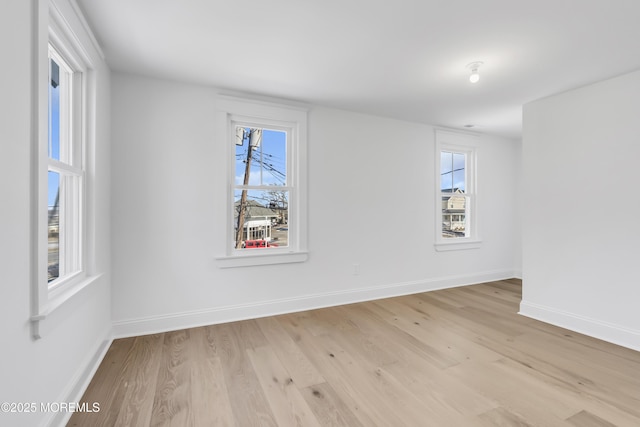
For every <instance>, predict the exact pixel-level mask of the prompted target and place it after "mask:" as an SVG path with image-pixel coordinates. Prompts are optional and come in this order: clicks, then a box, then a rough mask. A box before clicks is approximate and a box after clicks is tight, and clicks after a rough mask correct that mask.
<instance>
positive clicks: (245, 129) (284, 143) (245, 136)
mask: <svg viewBox="0 0 640 427" xmlns="http://www.w3.org/2000/svg"><path fill="white" fill-rule="evenodd" d="M289 133H290V132H289V131H288V130H283V129H270V128H268V127H261V126H255V125H253V126H251V125H247V124H241V123H234V134H235V170H234V173H235V176H234V189H233V212H234V218H233V225H234V241H233V249H234V250H238V251H243V250H246V249H274V248H283V247H288V246H289V226H288V225H289V203H290V199H291V195H292V187H291V186H290V185H288V183H289V177H288V173H287V171H288V163H289V159H288V156H287V154H288V152H289V149H288V145H289Z"/></svg>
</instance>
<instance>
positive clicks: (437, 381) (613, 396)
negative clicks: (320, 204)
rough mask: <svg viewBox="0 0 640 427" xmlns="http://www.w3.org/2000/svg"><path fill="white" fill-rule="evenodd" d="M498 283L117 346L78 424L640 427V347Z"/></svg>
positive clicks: (95, 380) (96, 379)
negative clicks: (537, 307)
mask: <svg viewBox="0 0 640 427" xmlns="http://www.w3.org/2000/svg"><path fill="white" fill-rule="evenodd" d="M520 299H521V286H520V283H519V281H517V280H508V281H499V282H492V283H485V284H480V285H474V286H466V287H461V288H455V289H447V290H442V291H434V292H428V293H423V294H416V295H410V296H404V297H397V298H390V299H384V300H379V301H371V302H364V303H359V304H351V305H346V306H340V307H334V308H326V309H320V310H313V311H305V312H300V313H294V314H288V315H281V316H275V317H267V318H262V319H255V320H247V321H242V322H235V323H228V324H221V325H214V326H206V327H201V328H193V329H187V330H181V331H176V332H167V333H163V334H157V335H148V336H141V337H135V338H127V339H119V340H115V341H114V342H113V344H112V346H111V348H110V349H109V351H108V353H107V355H106V357H105V359H104V361H103V362H102V364H101V365H100V368H99V369H98V371H97V373H96V375H95V377H94V378H93V380H92V382H91V384H90V386H89V388H88V389H87V392H86V393H85V395H84V398H83V401H84V402H88V403H89V405H91V404H92V403H93V402H98V403H99V404H100V412H97V413H75V414H74V415H73V417H72V418H71V420H70V422H69V424H68V425H69V426H180V427H184V426H238V427H245V426H258V425H261V426H262V425H264V426H287V427H288V426H349V427H355V426H393V427H396V426H447V427H448V426H580V427H589V426H629V427H631V426H634V427H637V426H640V353H639V352H635V351H633V350H629V349H625V348H622V347H618V346H615V345H613V344H609V343H605V342H602V341H599V340H596V339H593V338H589V337H586V336H583V335H580V334H576V333H574V332H570V331H567V330H564V329H561V328H557V327H553V326H550V325H547V324H544V323H541V322H537V321H535V320H532V319H528V318H526V317H523V316H519V315H517V314H516V313H517V311H518V304H519V302H520Z"/></svg>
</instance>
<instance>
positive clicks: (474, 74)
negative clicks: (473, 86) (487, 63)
mask: <svg viewBox="0 0 640 427" xmlns="http://www.w3.org/2000/svg"><path fill="white" fill-rule="evenodd" d="M482 64H484V62H482V61H476V62H472V63H470V64H467V68H468V69H470V70H471V75H470V76H469V81H470V82H471V83H478V80H480V74H478V68H480V66H481V65H482Z"/></svg>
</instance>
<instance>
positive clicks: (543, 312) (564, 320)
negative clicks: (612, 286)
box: [518, 300, 640, 351]
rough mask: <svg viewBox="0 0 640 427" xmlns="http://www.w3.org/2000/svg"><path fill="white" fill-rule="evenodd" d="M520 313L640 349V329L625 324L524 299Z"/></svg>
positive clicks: (633, 348) (623, 345)
mask: <svg viewBox="0 0 640 427" xmlns="http://www.w3.org/2000/svg"><path fill="white" fill-rule="evenodd" d="M518 314H521V315H523V316H526V317H530V318H532V319H535V320H539V321H541V322H545V323H549V324H551V325H554V326H558V327H560V328H565V329H569V330H571V331H574V332H578V333H580V334H584V335H587V336H590V337H593V338H597V339H600V340H603V341H607V342H610V343H613V344H617V345H620V346H622V347H626V348H630V349H632V350H636V351H640V330H633V329H629V328H626V327H624V326H620V325H616V324H613V323H608V322H603V321H601V320H596V319H592V318H589V317H585V316H580V315H577V314H574V313H569V312H567V311H562V310H558V309H555V308H552V307H546V306H543V305H539V304H535V303H532V302H528V301H524V300H522V302H521V303H520V311H519V312H518Z"/></svg>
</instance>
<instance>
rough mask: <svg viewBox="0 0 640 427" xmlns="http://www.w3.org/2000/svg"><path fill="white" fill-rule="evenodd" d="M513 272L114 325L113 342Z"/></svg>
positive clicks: (468, 282)
mask: <svg viewBox="0 0 640 427" xmlns="http://www.w3.org/2000/svg"><path fill="white" fill-rule="evenodd" d="M513 273H514V272H513V271H511V270H495V271H487V272H482V273H478V274H473V275H464V276H463V275H461V276H449V277H441V278H435V279H425V280H418V281H412V282H403V283H392V284H388V285H381V286H371V287H367V288H360V289H348V290H343V291H335V292H327V293H321V294H311V295H303V296H299V297H293V298H282V299H277V300H270V301H258V302H255V303H247V304H238V305H229V306H223V307H215V308H211V309H205V310H194V311H189V312H182V313H172V314H166V315H159V316H149V317H144V318H137V319H129V320H122V321H116V322H113V333H114V338H123V337H131V336H138V335H147V334H154V333H160V332H166V331H173V330H179V329H186V328H193V327H198V326H205V325H214V324H218V323H226V322H233V321H238V320H246V319H255V318H259V317H264V316H274V315H278V314H285V313H293V312H297V311H304V310H313V309H317V308H323V307H332V306H337V305H343V304H352V303H356V302H362V301H370V300H376V299H382V298H390V297H396V296H401V295H409V294H415V293H421V292H428V291H435V290H438V289H447V288H454V287H458V286H465V285H472V284H476V283H483V282H491V281H495V280H504V279H510V278H512V277H513Z"/></svg>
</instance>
